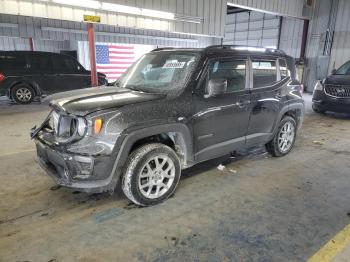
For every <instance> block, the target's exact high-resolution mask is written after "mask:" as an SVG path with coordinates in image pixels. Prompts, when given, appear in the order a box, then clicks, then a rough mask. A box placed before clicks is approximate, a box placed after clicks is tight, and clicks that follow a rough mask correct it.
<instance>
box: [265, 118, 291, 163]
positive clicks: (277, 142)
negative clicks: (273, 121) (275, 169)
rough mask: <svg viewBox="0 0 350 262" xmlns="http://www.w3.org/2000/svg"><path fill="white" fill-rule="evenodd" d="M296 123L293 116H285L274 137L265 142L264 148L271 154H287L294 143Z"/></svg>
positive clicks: (277, 155)
mask: <svg viewBox="0 0 350 262" xmlns="http://www.w3.org/2000/svg"><path fill="white" fill-rule="evenodd" d="M296 129H297V125H296V122H295V120H294V118H292V117H290V116H285V117H284V118H283V119H282V120H281V122H280V124H279V126H278V130H277V132H276V134H275V136H274V138H273V139H272V140H271V141H270V142H269V143H267V144H266V149H267V151H268V152H269V153H271V154H272V155H273V156H276V157H279V156H284V155H286V154H288V153H289V152H290V151H291V150H292V148H293V145H294V142H295V137H296Z"/></svg>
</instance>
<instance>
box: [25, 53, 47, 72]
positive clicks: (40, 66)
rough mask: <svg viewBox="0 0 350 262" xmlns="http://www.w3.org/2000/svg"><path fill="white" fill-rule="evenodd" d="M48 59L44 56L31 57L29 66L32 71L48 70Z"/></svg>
mask: <svg viewBox="0 0 350 262" xmlns="http://www.w3.org/2000/svg"><path fill="white" fill-rule="evenodd" d="M50 62H51V61H50V57H49V56H44V55H32V56H30V65H31V68H32V69H33V70H35V69H37V70H50V69H51V63H50Z"/></svg>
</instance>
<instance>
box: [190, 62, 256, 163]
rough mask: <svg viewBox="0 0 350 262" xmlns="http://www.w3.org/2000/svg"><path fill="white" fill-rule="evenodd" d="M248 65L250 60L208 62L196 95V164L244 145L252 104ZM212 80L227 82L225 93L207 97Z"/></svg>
mask: <svg viewBox="0 0 350 262" xmlns="http://www.w3.org/2000/svg"><path fill="white" fill-rule="evenodd" d="M247 65H248V62H247V57H230V58H214V59H211V60H209V63H208V66H207V67H206V69H205V71H204V76H203V77H202V79H201V82H200V84H199V87H198V89H197V90H195V92H194V94H193V107H194V116H193V128H194V130H193V132H194V147H195V158H196V161H203V160H207V159H211V158H213V157H216V156H219V155H223V154H226V153H228V152H230V151H233V150H234V149H236V148H240V147H242V146H244V144H245V135H246V132H247V127H248V121H249V112H248V107H249V103H250V94H249V89H248V86H249V85H248V83H247V76H248V75H249V74H248V68H247ZM210 79H224V80H227V90H226V92H225V93H224V94H220V95H217V96H212V97H208V95H207V86H208V81H209V80H210Z"/></svg>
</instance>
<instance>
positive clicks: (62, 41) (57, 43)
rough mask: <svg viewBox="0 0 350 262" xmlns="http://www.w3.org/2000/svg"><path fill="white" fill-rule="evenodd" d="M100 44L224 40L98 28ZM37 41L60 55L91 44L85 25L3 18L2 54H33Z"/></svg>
mask: <svg viewBox="0 0 350 262" xmlns="http://www.w3.org/2000/svg"><path fill="white" fill-rule="evenodd" d="M95 30H96V41H98V42H110V43H133V44H148V45H155V46H157V45H159V46H181V47H205V46H208V45H212V44H218V43H220V39H217V38H213V37H204V36H193V35H184V34H178V33H169V32H163V31H159V30H144V29H131V28H123V27H115V26H108V25H101V24H96V25H95ZM29 37H33V39H34V42H35V48H36V50H40V51H52V52H59V51H60V50H62V49H64V50H67V49H69V48H70V46H74V44H72V43H71V42H74V41H84V40H87V31H86V24H85V23H77V22H71V21H61V20H54V19H46V18H33V17H24V16H14V15H0V50H29V42H28V39H27V38H29Z"/></svg>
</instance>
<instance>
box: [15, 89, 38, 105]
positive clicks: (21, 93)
mask: <svg viewBox="0 0 350 262" xmlns="http://www.w3.org/2000/svg"><path fill="white" fill-rule="evenodd" d="M34 96H35V92H34V89H33V88H31V87H30V86H28V85H24V84H19V85H16V86H14V87H13V88H12V89H11V98H12V99H13V101H15V102H16V103H17V104H30V103H31V102H32V101H33V99H34Z"/></svg>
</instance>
